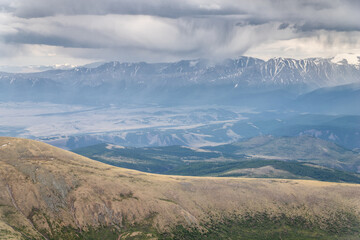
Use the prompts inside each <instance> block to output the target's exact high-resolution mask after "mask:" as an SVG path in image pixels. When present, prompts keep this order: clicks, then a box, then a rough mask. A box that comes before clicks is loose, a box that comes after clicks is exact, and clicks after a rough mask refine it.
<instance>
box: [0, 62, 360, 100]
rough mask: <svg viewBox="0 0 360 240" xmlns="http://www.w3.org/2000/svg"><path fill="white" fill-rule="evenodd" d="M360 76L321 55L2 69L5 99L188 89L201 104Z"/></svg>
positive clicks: (161, 96) (162, 95)
mask: <svg viewBox="0 0 360 240" xmlns="http://www.w3.org/2000/svg"><path fill="white" fill-rule="evenodd" d="M359 79H360V68H358V67H357V65H353V64H345V63H342V64H338V63H333V62H332V61H331V59H320V58H314V59H303V60H295V59H290V58H272V59H269V60H268V61H264V60H261V59H257V58H252V57H240V58H238V59H227V60H225V61H223V62H220V63H211V62H210V61H208V60H205V59H198V60H182V61H179V62H173V63H145V62H139V63H120V62H108V63H104V64H100V65H96V66H95V67H91V66H90V67H75V68H73V69H70V70H49V71H45V72H38V73H27V74H26V73H17V74H12V73H0V85H1V87H2V91H1V93H2V97H1V100H9V99H10V100H14V99H20V100H40V101H58V102H61V101H66V100H65V99H68V101H69V99H70V101H73V102H77V103H79V102H80V103H83V102H89V103H92V104H99V103H118V102H121V101H125V102H135V103H136V102H137V101H140V102H154V103H166V102H167V101H170V102H171V101H173V102H174V101H175V102H179V103H183V102H186V100H185V99H181V96H184V93H186V96H187V97H188V98H190V99H195V98H198V99H200V101H203V102H207V101H210V102H214V103H216V102H218V103H224V102H225V103H231V99H233V100H234V99H235V100H236V101H237V102H239V101H240V102H241V101H246V97H247V98H251V97H253V96H251V95H250V96H246V94H251V93H253V94H256V95H257V97H258V96H259V95H261V94H263V95H264V93H267V92H276V91H284V93H281V94H275V95H280V97H281V98H282V100H284V99H285V100H286V99H291V97H290V98H289V96H287V95H289V94H291V95H293V96H292V98H294V97H296V96H297V95H299V94H302V93H305V92H308V91H311V90H315V89H317V88H321V87H329V86H336V85H344V84H350V83H354V82H359ZM286 92H287V94H286ZM34 93H36V94H37V96H34ZM50 93H52V95H51V94H50ZM220 93H221V94H220ZM36 94H35V95H36ZM134 94H136V95H137V98H136V99H135V98H134V97H133V96H134ZM19 95H23V96H21V97H20V96H19ZM98 95H99V96H101V98H100V97H99V96H98ZM227 95H229V96H227ZM273 95H274V94H273ZM139 99H140V100H139ZM266 101H269V100H266ZM266 101H265V102H266Z"/></svg>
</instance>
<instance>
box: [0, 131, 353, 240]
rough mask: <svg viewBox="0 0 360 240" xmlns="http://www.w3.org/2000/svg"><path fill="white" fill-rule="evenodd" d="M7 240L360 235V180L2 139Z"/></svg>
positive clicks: (2, 233) (0, 194) (0, 229)
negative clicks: (108, 160) (159, 167)
mask: <svg viewBox="0 0 360 240" xmlns="http://www.w3.org/2000/svg"><path fill="white" fill-rule="evenodd" d="M0 173H1V174H0V176H1V178H0V238H1V239H200V238H201V239H219V238H220V239H224V238H227V239H284V238H286V239H360V231H359V229H360V228H359V227H360V202H359V200H358V199H359V198H360V185H358V184H345V183H329V182H318V181H305V180H279V179H245V178H214V177H185V176H164V175H156V174H149V173H143V172H138V171H134V170H127V169H123V168H118V167H112V166H109V165H106V164H103V163H99V162H96V161H93V160H90V159H88V158H85V157H82V156H79V155H77V154H74V153H71V152H68V151H65V150H61V149H58V148H55V147H52V146H50V145H47V144H45V143H40V142H36V141H33V140H25V139H17V138H5V137H2V138H0Z"/></svg>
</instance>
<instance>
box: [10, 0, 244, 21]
mask: <svg viewBox="0 0 360 240" xmlns="http://www.w3.org/2000/svg"><path fill="white" fill-rule="evenodd" d="M194 2H195V3H196V1H194ZM204 3H206V2H205V1H204ZM18 6H19V7H18V9H17V10H16V11H15V12H14V13H15V15H16V16H18V17H22V18H38V17H47V16H55V15H57V14H62V15H87V14H88V15H106V14H127V15H153V16H161V17H167V18H178V17H184V16H196V15H199V16H201V15H231V14H241V13H243V12H242V11H240V10H239V9H234V8H231V5H228V6H224V5H221V4H220V5H213V6H211V4H210V5H209V4H204V5H202V4H200V5H197V4H194V3H193V1H186V0H184V1H178V0H175V1H168V0H151V1H149V0H121V1H119V0H101V1H99V0H76V1H73V0H61V1H59V0H36V1H34V0H33V1H32V0H23V1H18ZM217 6H219V7H217Z"/></svg>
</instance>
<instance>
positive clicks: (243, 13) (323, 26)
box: [0, 0, 360, 60]
mask: <svg viewBox="0 0 360 240" xmlns="http://www.w3.org/2000/svg"><path fill="white" fill-rule="evenodd" d="M0 9H1V11H0V14H1V13H6V14H7V22H6V24H5V28H3V29H1V28H0V43H1V41H2V42H3V43H4V44H5V45H6V44H8V45H13V46H15V45H19V46H20V45H47V46H55V47H61V48H65V49H62V51H63V52H66V54H68V55H70V56H74V57H81V58H88V57H90V58H96V56H98V57H99V58H101V59H104V60H107V59H110V58H111V59H114V58H116V56H120V55H122V56H125V55H126V56H127V57H128V58H138V59H139V60H149V59H150V60H151V59H154V58H158V59H173V58H199V57H213V58H218V57H220V58H221V57H233V56H237V55H241V54H244V53H246V51H248V50H249V49H251V48H253V47H254V46H256V45H259V44H266V43H269V42H270V43H271V42H276V41H278V40H290V39H296V38H302V37H314V36H315V37H316V36H317V35H318V34H323V33H321V31H319V30H324V31H334V32H351V31H360V25H359V22H360V14H358V13H359V12H360V1H354V0H331V1H329V0H317V1H310V0H292V1H289V0H252V1H249V0H171V1H169V0H76V1H74V0H56V1H55V0H0ZM0 26H1V23H0ZM9 28H12V29H10V30H9ZM4 29H5V30H4ZM1 30H2V32H1ZM332 37H333V38H336V36H332ZM339 41H340V40H339ZM339 41H330V40H329V41H324V42H328V43H329V44H339ZM341 41H343V42H345V43H346V41H348V42H350V41H354V40H353V39H351V40H350V39H348V40H346V38H341ZM350 43H351V42H350ZM350 43H349V44H350ZM351 44H353V43H351ZM69 49H70V50H69ZM283 49H289V48H283ZM75 50H76V51H75ZM279 52H280V50H279Z"/></svg>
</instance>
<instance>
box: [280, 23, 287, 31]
mask: <svg viewBox="0 0 360 240" xmlns="http://www.w3.org/2000/svg"><path fill="white" fill-rule="evenodd" d="M289 25H290V24H289V23H282V24H280V25H279V27H278V29H279V30H283V29H286V28H288V27H289Z"/></svg>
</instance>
